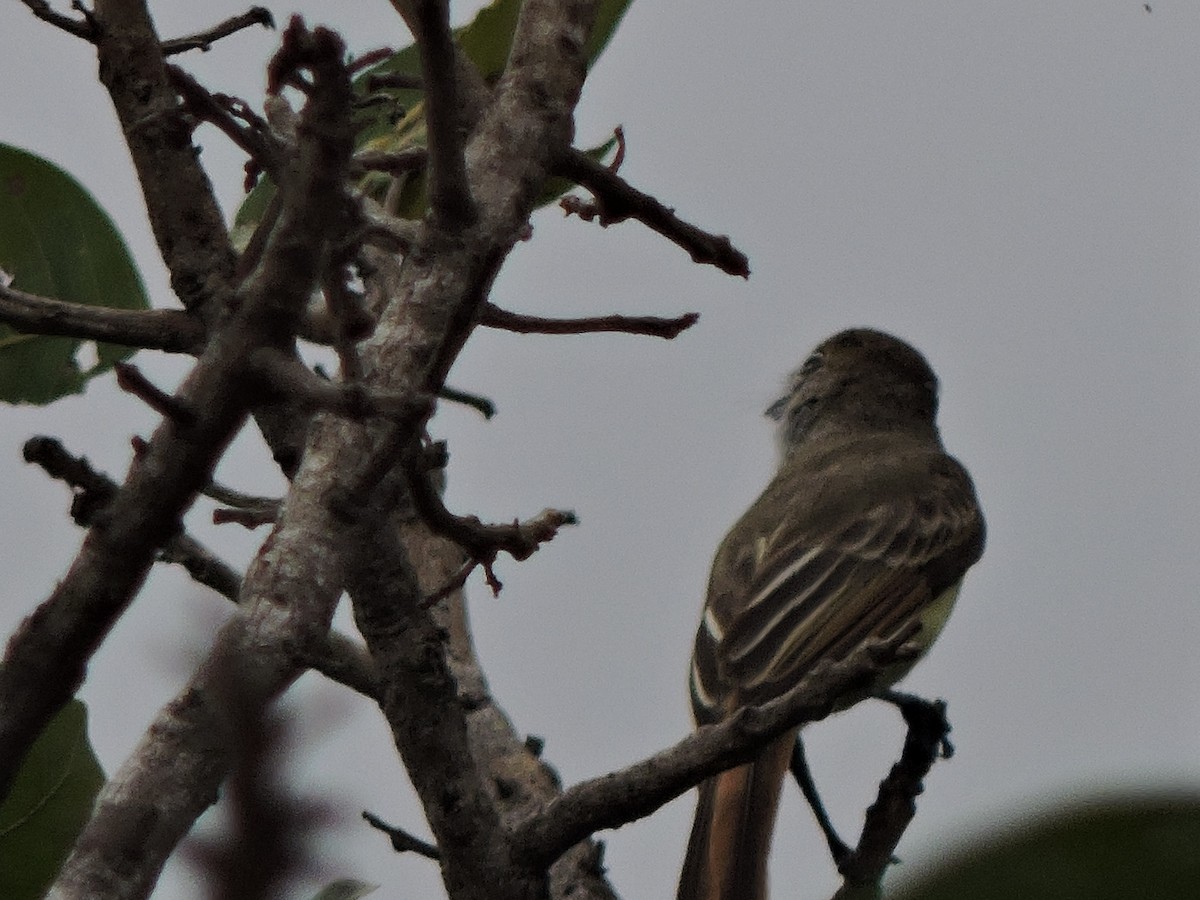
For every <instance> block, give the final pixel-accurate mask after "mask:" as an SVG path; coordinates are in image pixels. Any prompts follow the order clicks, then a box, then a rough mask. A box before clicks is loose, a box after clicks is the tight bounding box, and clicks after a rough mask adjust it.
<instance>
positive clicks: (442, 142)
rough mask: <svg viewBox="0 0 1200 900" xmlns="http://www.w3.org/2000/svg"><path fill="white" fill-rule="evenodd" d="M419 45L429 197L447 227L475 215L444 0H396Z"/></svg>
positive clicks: (453, 227) (464, 222) (465, 222)
mask: <svg viewBox="0 0 1200 900" xmlns="http://www.w3.org/2000/svg"><path fill="white" fill-rule="evenodd" d="M394 5H395V6H396V8H397V9H398V10H399V11H400V14H401V15H402V16H403V17H404V21H405V23H406V24H407V25H408V27H409V30H410V31H412V33H413V37H414V38H415V39H416V42H417V48H418V49H419V50H420V51H421V81H422V83H423V85H424V88H425V121H426V126H427V130H428V135H429V155H430V165H429V200H430V206H431V208H432V210H433V215H434V219H435V221H436V222H437V223H438V224H439V225H440V227H442V228H445V229H447V230H450V231H454V230H457V229H459V228H462V227H463V226H466V225H470V224H471V223H473V222H474V221H475V218H476V209H475V201H474V199H473V198H472V196H471V188H470V185H469V183H468V181H467V166H466V159H465V155H464V143H463V138H464V131H465V122H464V121H463V116H462V106H461V104H460V102H459V86H458V66H457V64H456V61H455V54H456V50H455V44H454V36H453V34H452V33H451V31H450V4H449V3H447V2H446V0H396V2H395V3H394Z"/></svg>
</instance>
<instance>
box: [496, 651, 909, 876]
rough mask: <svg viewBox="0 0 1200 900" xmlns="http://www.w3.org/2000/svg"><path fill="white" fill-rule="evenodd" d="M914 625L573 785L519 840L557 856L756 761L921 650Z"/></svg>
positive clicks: (526, 847)
mask: <svg viewBox="0 0 1200 900" xmlns="http://www.w3.org/2000/svg"><path fill="white" fill-rule="evenodd" d="M915 631H916V628H915V627H913V628H908V629H905V630H904V631H902V632H901V633H899V634H897V635H895V636H893V637H891V638H889V639H887V640H884V641H877V642H872V643H869V644H864V645H863V646H862V647H860V648H859V649H858V650H856V651H855V652H853V653H852V654H850V655H849V656H847V657H846V658H845V659H843V660H840V661H838V662H831V663H827V664H825V665H821V666H818V667H816V668H814V669H813V671H812V672H811V673H810V674H809V675H808V676H807V677H805V678H804V679H803V680H802V681H801V682H800V683H799V684H797V685H796V686H795V687H794V688H792V689H791V690H790V691H788V692H787V693H786V694H784V695H783V696H782V697H779V698H777V699H775V700H772V701H771V702H769V703H765V704H763V705H762V706H759V707H753V708H745V709H742V710H741V711H739V712H738V713H736V714H734V715H733V716H730V717H729V718H728V719H726V720H724V721H722V722H719V723H717V724H715V725H707V726H704V727H702V728H700V729H698V730H697V731H696V732H695V733H693V734H692V735H689V736H688V737H686V738H684V739H683V740H682V741H680V742H679V743H678V744H676V745H675V746H674V747H671V748H669V749H667V750H663V751H661V752H659V753H656V754H655V755H654V756H652V757H650V758H648V759H646V760H643V761H642V762H639V763H635V764H634V765H632V766H629V767H628V768H626V769H623V770H622V771H620V772H615V773H612V774H609V775H604V776H601V777H599V778H594V779H592V780H590V781H585V782H582V783H580V784H577V785H575V786H574V787H571V788H568V789H567V790H565V791H564V792H563V793H562V794H561V795H560V796H559V797H557V798H556V799H554V800H552V801H551V802H550V803H549V804H548V805H547V806H546V808H545V809H544V810H543V811H542V812H541V813H540V814H538V815H534V816H532V817H530V818H529V819H528V820H526V821H525V822H524V823H523V824H522V825H521V826H519V827H518V829H517V832H516V835H515V837H514V845H515V847H516V848H518V852H523V853H527V854H530V855H532V856H533V857H535V858H536V859H538V860H541V861H549V860H553V859H555V858H556V857H557V856H558V855H559V854H560V853H562V852H563V851H564V850H566V849H567V848H568V847H570V846H572V845H573V844H575V843H577V842H578V841H580V840H581V839H583V838H585V837H587V836H588V835H590V834H593V833H594V832H596V831H598V830H600V829H603V828H615V827H618V826H620V825H624V824H626V823H628V822H632V821H634V820H635V819H640V818H642V817H643V816H646V815H649V814H650V813H652V812H654V811H655V810H656V809H658V808H659V807H661V806H662V805H663V804H665V803H667V802H668V801H670V800H673V799H674V798H675V797H678V796H679V795H680V794H682V793H683V792H684V791H686V790H688V789H689V788H692V787H694V786H695V785H697V784H699V783H700V782H701V781H703V780H704V779H705V778H709V777H711V776H713V775H716V774H718V773H720V772H723V771H725V770H726V769H729V768H732V767H734V766H736V765H740V764H742V763H745V762H748V761H750V760H751V759H753V757H754V755H755V753H756V752H757V751H758V750H759V748H761V747H762V746H763V744H765V743H767V742H768V741H770V740H772V739H773V738H776V737H778V736H779V735H781V734H783V733H784V732H785V731H787V730H788V729H789V728H794V727H796V726H797V725H800V724H803V723H806V722H815V721H817V720H819V719H822V718H824V717H825V716H827V715H829V713H830V712H831V711H832V708H833V703H834V701H835V700H836V699H837V698H838V697H839V696H842V695H843V694H844V693H845V692H847V691H851V690H854V689H856V688H859V687H862V686H865V685H868V684H870V682H871V679H872V678H873V677H874V676H875V675H876V674H877V673H878V671H879V669H880V667H881V666H883V665H886V664H887V663H889V662H896V661H898V660H901V659H909V658H911V657H912V656H914V655H915V654H916V653H917V652H918V650H917V648H916V647H915V646H912V645H910V644H909V643H908V642H909V640H910V639H911V638H912V637H913V635H914V634H915Z"/></svg>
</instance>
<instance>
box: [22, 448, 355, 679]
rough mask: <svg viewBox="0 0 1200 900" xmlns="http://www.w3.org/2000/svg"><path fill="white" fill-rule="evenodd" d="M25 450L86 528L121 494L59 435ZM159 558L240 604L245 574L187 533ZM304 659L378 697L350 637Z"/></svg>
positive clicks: (333, 639) (320, 645)
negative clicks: (62, 487) (66, 495)
mask: <svg viewBox="0 0 1200 900" xmlns="http://www.w3.org/2000/svg"><path fill="white" fill-rule="evenodd" d="M23 454H24V457H25V461H26V462H28V463H33V464H35V465H37V466H40V467H41V468H42V469H43V470H44V471H45V472H46V474H47V475H49V476H50V477H51V478H54V479H56V480H58V481H62V482H63V483H64V484H66V485H68V486H69V487H71V488H72V489H73V490H74V492H75V496H74V499H73V500H72V501H71V518H72V519H73V520H74V522H75V524H76V525H79V526H80V527H81V528H89V527H91V526H92V525H93V524H95V522H96V519H97V517H98V516H100V515H102V514H103V512H104V508H105V507H106V506H107V505H108V503H109V502H110V501H111V500H112V498H113V497H114V496H116V493H117V490H118V485H117V483H116V482H115V481H113V480H112V479H111V478H109V477H108V476H107V475H105V474H103V473H101V472H97V471H96V470H95V469H93V468H92V466H91V464H90V463H88V461H87V459H85V458H84V457H82V456H75V455H73V454H71V453H69V452H68V451H67V449H66V448H65V447H64V446H63V445H62V442H61V441H59V440H56V439H55V438H49V437H32V438H30V439H29V440H28V441H26V442H25V446H24V448H23ZM158 559H159V560H160V561H161V562H164V563H174V564H176V565H179V566H182V567H183V568H184V569H185V570H186V571H187V573H188V574H189V575H190V576H191V577H192V580H193V581H195V582H196V583H197V584H202V585H204V586H205V587H207V588H210V589H211V590H213V591H215V592H216V593H218V594H220V595H221V596H223V597H225V598H226V599H228V600H232V601H233V602H234V603H237V602H239V596H240V592H241V588H242V576H241V575H239V574H238V573H237V572H236V571H235V570H234V568H233V567H232V566H230V565H229V564H228V563H226V562H225V561H224V560H222V559H221V558H220V557H218V556H217V555H216V554H215V553H213V552H212V551H211V550H209V549H208V548H207V547H205V546H204V544H202V543H201V542H200V541H198V540H196V539H195V538H194V537H192V536H191V535H189V534H188V533H187V532H181V533H180V534H178V535H176V536H175V537H174V538H172V539H171V540H170V541H168V542H167V543H166V544H165V545H164V546H163V548H162V550H161V551H159V554H158ZM300 661H301V662H302V663H303V665H304V666H305V667H307V668H311V669H315V670H317V671H318V672H320V673H321V674H323V675H325V676H326V677H327V678H329V679H330V680H332V681H336V682H338V683H340V684H344V685H346V686H347V687H349V688H351V689H352V690H355V691H358V692H359V693H361V694H365V695H366V696H368V697H374V696H375V691H376V684H375V672H374V666H373V664H372V663H371V660H370V658H369V657H367V656H366V654H365V653H364V651H363V647H362V645H361V643H359V642H358V641H355V640H354V639H352V638H350V637H348V636H346V635H343V634H339V633H337V632H331V633H330V634H329V635H328V638H327V640H325V641H323V642H317V645H316V646H314V647H312V648H310V649H308V650H306V651H304V652H303V653H302V654H301V656H300Z"/></svg>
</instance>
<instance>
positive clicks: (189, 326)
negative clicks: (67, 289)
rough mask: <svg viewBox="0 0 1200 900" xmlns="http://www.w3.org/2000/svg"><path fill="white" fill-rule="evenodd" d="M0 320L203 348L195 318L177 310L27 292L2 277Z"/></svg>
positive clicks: (184, 349)
mask: <svg viewBox="0 0 1200 900" xmlns="http://www.w3.org/2000/svg"><path fill="white" fill-rule="evenodd" d="M0 322H4V323H5V324H6V325H9V326H11V327H13V328H15V329H17V330H18V331H23V332H26V333H30V334H54V335H62V336H64V337H73V338H79V339H81V340H91V341H101V342H103V343H106V344H121V345H122V346H125V347H141V348H143V349H146V350H164V351H166V352H168V353H190V354H192V355H195V354H198V353H199V352H200V351H201V350H202V349H203V347H204V341H205V338H206V333H205V329H204V326H203V324H201V322H200V320H199V319H197V318H196V317H195V316H194V315H192V314H191V313H187V312H184V311H182V310H177V309H115V308H112V307H107V306H85V305H83V304H82V303H68V302H66V301H64V300H54V299H52V298H50V297H39V296H38V295H36V294H27V293H25V292H24V291H18V290H17V289H16V288H13V287H6V286H5V285H4V284H2V283H0Z"/></svg>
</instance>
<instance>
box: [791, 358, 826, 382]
mask: <svg viewBox="0 0 1200 900" xmlns="http://www.w3.org/2000/svg"><path fill="white" fill-rule="evenodd" d="M824 363H825V357H824V356H823V355H822V354H821V353H820V352H817V353H814V354H813V355H812V356H810V357H809V358H808V359H806V360H805V361H804V365H802V366H801V367H800V371H799V372H798V373H796V374H797V375H799V377H801V378H807V377H808V376H809V375H811V374H812V373H813V372H815V371H817V369H819V368H821V366H822V365H824Z"/></svg>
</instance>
